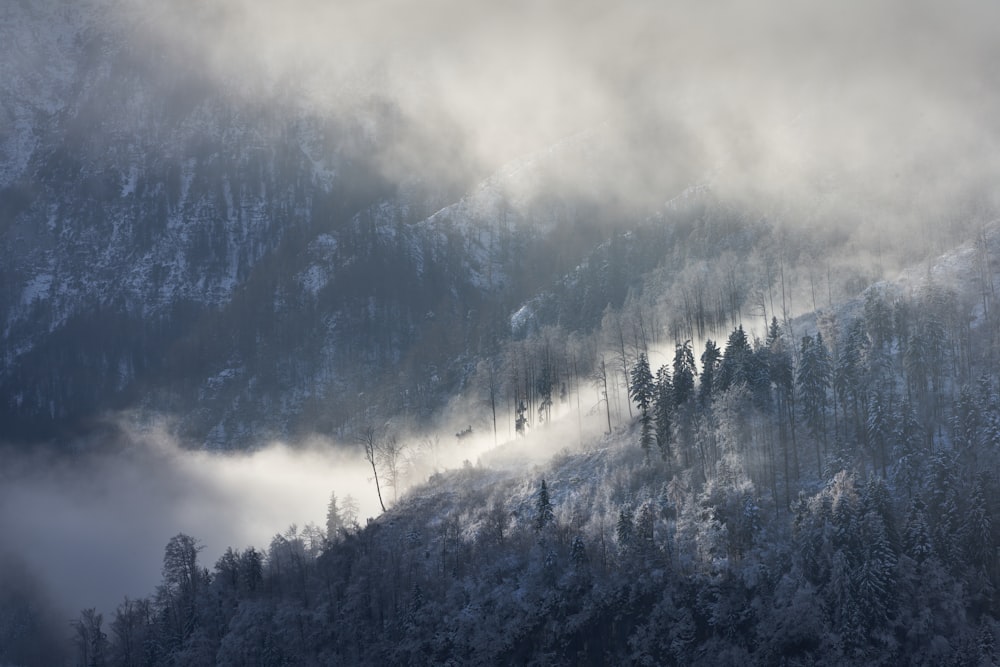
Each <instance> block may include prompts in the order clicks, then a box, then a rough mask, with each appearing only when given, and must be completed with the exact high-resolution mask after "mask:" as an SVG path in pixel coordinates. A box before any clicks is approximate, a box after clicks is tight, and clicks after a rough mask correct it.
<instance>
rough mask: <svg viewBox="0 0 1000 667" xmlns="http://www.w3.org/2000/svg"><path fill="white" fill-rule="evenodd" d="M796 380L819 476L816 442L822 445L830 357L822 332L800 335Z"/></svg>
mask: <svg viewBox="0 0 1000 667" xmlns="http://www.w3.org/2000/svg"><path fill="white" fill-rule="evenodd" d="M799 358H800V360H799V367H798V373H797V375H796V384H797V385H798V389H799V397H800V401H799V405H800V406H801V413H802V419H803V421H805V424H806V428H807V429H808V430H809V435H810V436H812V438H813V440H814V441H815V443H816V469H817V474H818V475H820V476H822V453H821V451H820V443H821V442H822V444H823V445H824V446H825V445H826V401H827V390H828V389H829V387H830V358H829V355H828V354H827V351H826V346H825V345H824V344H823V336H822V334H820V333H817V334H816V338H815V339H813V337H812V336H808V335H806V336H803V337H802V347H801V349H800V355H799Z"/></svg>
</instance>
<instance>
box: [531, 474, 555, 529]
mask: <svg viewBox="0 0 1000 667" xmlns="http://www.w3.org/2000/svg"><path fill="white" fill-rule="evenodd" d="M554 520H555V512H554V510H553V509H552V501H551V500H549V487H548V486H547V485H546V484H545V478H544V477H543V478H542V486H541V488H539V489H538V498H537V499H536V500H535V531H536V532H537V531H541V530H542V529H543V528H545V526H547V525H549V524H550V523H552V522H553V521H554Z"/></svg>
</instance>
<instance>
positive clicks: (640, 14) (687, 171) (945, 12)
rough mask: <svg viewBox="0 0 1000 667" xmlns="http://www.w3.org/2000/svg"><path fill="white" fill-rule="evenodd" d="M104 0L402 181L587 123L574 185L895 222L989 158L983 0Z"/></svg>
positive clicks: (943, 208) (189, 61)
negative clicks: (316, 118) (700, 192)
mask: <svg viewBox="0 0 1000 667" xmlns="http://www.w3.org/2000/svg"><path fill="white" fill-rule="evenodd" d="M118 2H119V4H118V5H117V7H118V9H119V16H121V17H124V20H125V23H126V24H127V25H130V26H133V29H134V26H135V25H138V24H141V25H143V26H145V27H144V29H143V30H144V31H146V32H142V31H140V33H139V34H142V35H143V37H142V38H143V39H151V40H152V41H151V42H150V43H152V44H155V45H156V47H155V48H158V49H160V50H162V52H163V57H165V58H167V59H169V60H170V61H171V62H174V63H176V66H177V67H181V68H193V69H194V70H197V71H199V72H202V73H207V74H208V75H209V76H211V77H212V78H213V80H214V81H216V82H217V83H218V85H219V86H220V87H224V88H226V89H227V90H229V91H231V92H232V93H234V94H236V95H238V96H240V95H243V96H247V97H248V98H249V99H255V100H267V101H270V102H276V103H281V104H292V105H295V106H298V107H300V108H301V109H303V110H305V111H307V112H308V113H312V114H316V115H320V116H323V115H325V116H329V117H331V118H334V117H336V118H355V119H357V118H362V119H364V121H363V122H364V123H367V126H368V127H369V128H370V129H371V130H372V132H373V133H374V134H375V135H376V137H377V139H378V142H379V146H380V150H381V157H382V162H383V166H384V169H385V170H386V172H387V173H388V174H389V175H390V176H391V177H393V178H397V179H405V178H412V177H414V175H421V176H425V177H431V178H433V177H435V176H439V175H442V172H443V171H444V170H447V169H449V168H452V169H455V170H459V171H467V170H469V169H472V170H473V171H475V170H477V169H480V170H482V169H491V168H495V167H497V166H498V165H500V164H502V163H503V162H505V161H507V160H510V159H512V158H515V157H517V156H519V155H522V154H525V153H529V152H532V151H535V150H538V149H541V148H544V147H546V146H548V145H550V144H552V143H554V142H556V141H557V140H559V139H560V138H562V137H566V136H570V135H573V134H575V133H577V132H579V131H581V130H595V129H598V128H599V129H600V132H599V133H598V135H595V136H599V138H600V141H599V142H598V143H596V144H595V150H594V152H593V153H592V155H591V158H590V162H588V163H586V164H580V163H577V164H576V170H574V169H573V168H572V167H571V166H569V165H566V164H562V165H560V167H559V169H558V171H557V172H556V173H554V174H553V177H554V178H555V179H556V182H558V183H559V185H560V186H561V187H563V188H568V189H569V193H570V194H572V188H573V187H576V188H578V189H579V190H580V191H581V192H584V193H591V194H594V192H595V190H594V188H595V183H599V184H600V188H599V189H598V191H597V193H598V194H602V193H603V194H613V195H617V196H621V197H624V198H625V199H630V198H631V199H635V200H646V199H648V200H651V201H657V200H662V198H663V197H664V196H666V195H668V194H670V193H671V192H672V191H673V190H674V189H676V188H678V187H683V186H685V185H689V184H691V183H693V182H699V181H702V180H704V179H706V178H708V177H712V178H713V179H714V182H715V184H716V187H717V188H718V189H719V190H721V191H722V192H724V193H726V194H730V195H732V196H734V197H743V198H748V199H749V200H750V201H753V202H754V203H758V204H759V203H761V202H766V204H767V205H769V206H773V205H774V204H773V202H779V203H780V204H781V205H784V206H787V205H789V204H794V207H795V215H796V216H800V217H801V216H803V215H808V214H810V212H813V213H816V212H817V211H820V212H822V211H824V210H826V209H829V208H831V207H833V208H835V209H836V211H837V213H836V215H833V216H830V217H841V218H842V217H844V216H847V217H857V216H856V215H855V214H856V213H857V211H859V210H863V211H864V214H865V215H869V216H876V217H884V218H885V219H886V220H889V219H892V220H894V221H898V220H904V221H905V220H909V219H912V218H913V217H920V218H923V219H932V218H934V217H935V216H942V215H949V214H950V212H951V211H953V210H954V207H955V206H956V202H959V201H964V200H965V199H966V198H968V197H969V196H970V193H977V196H981V195H982V193H983V191H984V190H985V189H986V185H987V184H989V183H991V182H993V181H994V180H995V179H996V177H997V176H998V175H1000V165H998V159H997V157H996V156H997V154H998V153H997V151H996V150H995V149H996V148H997V143H998V138H1000V132H998V128H997V123H996V121H995V118H997V117H998V114H997V111H1000V85H998V84H1000V75H998V74H997V72H998V71H1000V68H998V67H996V63H997V62H998V61H1000V40H997V39H996V30H995V27H994V26H996V25H1000V8H998V6H997V5H996V3H993V2H989V1H987V0H960V1H959V2H955V3H946V4H942V3H935V2H930V1H928V0H918V1H917V2H910V1H905V2H904V1H903V0H892V1H888V2H874V3H872V2H861V1H860V0H848V1H846V2H837V3H830V2H818V1H812V0H809V1H806V2H800V3H791V4H789V3H786V2H777V0H766V1H764V2H754V3H747V2H737V1H735V0H712V1H710V2H681V1H673V2H651V1H646V0H629V1H627V2H622V3H609V2H599V1H597V0H582V1H581V0H573V1H570V0H546V1H543V2H537V1H535V2H527V1H524V0H515V1H511V2H502V3H497V2H491V3H486V2H468V1H465V0H425V1H423V2H419V3H417V2H412V1H410V0H379V1H374V2H372V1H367V2H358V1H348V0H339V1H320V0H292V1H291V2H283V3H273V2H267V1H265V0H215V1H213V2H207V3H205V2H194V1H189V2H172V3H161V2H150V1H149V0H118ZM150 35H152V36H153V37H152V38H150V37H149V36H150ZM380 105H387V106H380ZM385 108H389V109H391V110H392V112H391V113H388V114H373V113H372V111H373V110H374V109H383V110H384V109H385ZM595 169H597V170H599V171H600V178H595V175H594V170H595ZM987 199H989V197H987ZM830 200H835V204H834V203H831V201H830ZM993 204H995V202H992V201H990V205H991V206H992V205H993ZM816 214H817V215H819V214H820V213H816ZM858 215H860V214H858Z"/></svg>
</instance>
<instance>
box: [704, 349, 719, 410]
mask: <svg viewBox="0 0 1000 667" xmlns="http://www.w3.org/2000/svg"><path fill="white" fill-rule="evenodd" d="M721 359H722V352H721V351H720V350H719V347H718V345H716V344H715V341H713V340H712V339H711V338H709V339H707V340H706V341H705V351H704V352H702V353H701V378H700V381H699V387H698V401H699V402H700V403H701V405H702V407H705V406H708V405H711V403H712V392H713V390H714V388H715V375H716V373H717V372H718V369H719V362H720V360H721Z"/></svg>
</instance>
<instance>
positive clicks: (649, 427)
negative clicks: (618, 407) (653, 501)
mask: <svg viewBox="0 0 1000 667" xmlns="http://www.w3.org/2000/svg"><path fill="white" fill-rule="evenodd" d="M654 389H655V385H654V383H653V374H652V373H650V371H649V361H648V360H647V359H646V355H645V353H639V358H638V359H637V360H636V362H635V365H634V366H632V378H631V383H630V385H629V398H631V399H632V400H633V401H635V404H636V405H637V406H638V407H639V423H640V426H641V429H640V435H639V444H640V445H641V447H642V450H643V451H644V452H645V453H646V456H647V458H648V457H649V450H650V448H651V447H652V445H653V414H652V411H651V409H650V408H651V407H652V405H653V399H654V397H655V391H654Z"/></svg>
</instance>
